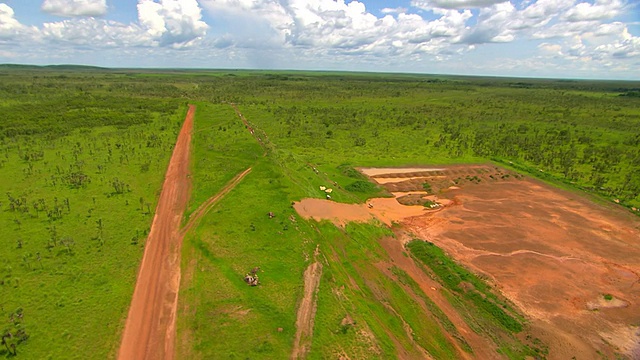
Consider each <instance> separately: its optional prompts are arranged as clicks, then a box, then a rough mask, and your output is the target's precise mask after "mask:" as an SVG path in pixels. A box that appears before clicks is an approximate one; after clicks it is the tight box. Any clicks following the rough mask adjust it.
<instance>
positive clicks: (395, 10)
mask: <svg viewBox="0 0 640 360" xmlns="http://www.w3.org/2000/svg"><path fill="white" fill-rule="evenodd" d="M408 10H409V9H407V8H403V7H397V8H383V9H382V10H380V12H381V13H383V14H404V13H406V12H407V11H408Z"/></svg>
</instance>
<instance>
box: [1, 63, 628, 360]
mask: <svg viewBox="0 0 640 360" xmlns="http://www.w3.org/2000/svg"><path fill="white" fill-rule="evenodd" d="M0 78H1V79H2V82H0V93H1V94H2V96H1V97H0V118H2V119H3V120H2V122H0V137H1V138H2V141H1V143H0V174H1V175H0V176H1V179H2V182H0V186H1V187H2V189H0V190H1V191H0V194H3V196H4V198H3V199H0V221H1V222H2V226H1V227H0V233H1V234H2V239H3V246H2V247H0V255H2V258H3V259H4V260H3V265H2V266H0V295H1V296H0V316H1V320H0V324H1V326H0V330H1V331H2V346H0V356H4V357H7V358H12V357H16V358H24V359H46V358H51V359H62V358H65V359H66V358H74V359H75V358H77V359H93V358H96V359H102V358H120V359H129V358H136V359H143V358H149V359H151V358H165V359H172V358H175V359H234V358H251V359H282V358H295V359H302V358H308V359H320V358H322V359H324V358H334V359H373V358H378V359H390V358H400V359H572V358H575V359H637V358H639V357H640V332H639V326H640V310H638V309H639V308H638V304H639V303H640V283H639V280H640V217H639V215H640V211H639V210H638V208H640V130H639V129H640V96H638V89H639V88H640V84H639V83H636V82H624V81H573V80H571V81H569V80H541V79H508V78H482V77H455V76H435V75H409V74H369V73H331V72H325V73H310V72H267V71H186V70H185V71H181V70H180V71H179V70H144V71H143V70H119V69H101V68H87V67H82V68H75V67H62V68H47V67H20V66H0ZM252 285H255V286H252Z"/></svg>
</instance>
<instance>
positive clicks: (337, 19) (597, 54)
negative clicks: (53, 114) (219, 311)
mask: <svg viewBox="0 0 640 360" xmlns="http://www.w3.org/2000/svg"><path fill="white" fill-rule="evenodd" d="M639 14H640V0H511V1H508V0H507V1H504V0H403V1H387V2H385V1H379V0H376V1H373V0H360V1H349V0H346V1H345V0H137V1H136V0H0V63H23V64H87V65H98V66H107V67H180V68H266V69H314V70H354V71H392V72H419V73H444V74H470V75H500V76H526V77H561V78H601V79H632V80H640V15H639Z"/></svg>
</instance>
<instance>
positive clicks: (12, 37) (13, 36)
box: [0, 3, 36, 41]
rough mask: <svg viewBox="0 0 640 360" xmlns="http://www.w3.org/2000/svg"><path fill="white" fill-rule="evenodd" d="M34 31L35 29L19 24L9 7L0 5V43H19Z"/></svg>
mask: <svg viewBox="0 0 640 360" xmlns="http://www.w3.org/2000/svg"><path fill="white" fill-rule="evenodd" d="M35 31H36V29H35V28H33V27H28V26H25V25H23V24H21V23H20V22H19V21H18V20H17V19H16V18H15V13H14V11H13V9H12V8H11V7H10V6H9V5H7V4H3V3H0V41H19V40H22V39H23V38H24V37H26V36H29V35H30V34H32V33H34V32H35Z"/></svg>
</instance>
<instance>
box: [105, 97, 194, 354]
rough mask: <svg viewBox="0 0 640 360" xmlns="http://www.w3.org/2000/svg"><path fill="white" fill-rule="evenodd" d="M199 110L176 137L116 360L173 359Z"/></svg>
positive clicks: (189, 113)
mask: <svg viewBox="0 0 640 360" xmlns="http://www.w3.org/2000/svg"><path fill="white" fill-rule="evenodd" d="M195 110H196V108H195V106H194V105H189V111H188V112H187V116H186V119H185V121H184V124H183V125H182V130H180V134H179V135H178V140H177V142H176V146H175V148H174V150H173V154H172V156H171V160H170V162H169V167H168V169H167V173H166V175H165V180H164V184H163V186H162V192H161V193H160V199H159V201H158V206H157V208H156V214H155V217H154V218H153V223H152V225H151V231H150V233H149V237H148V238H147V242H146V244H145V250H144V255H143V258H142V263H141V265H140V270H139V272H138V278H137V281H136V287H135V290H134V293H133V298H132V300H131V306H130V308H129V314H128V316H127V321H126V324H125V328H124V332H123V336H122V342H121V345H120V350H119V352H118V359H121V360H129V359H135V360H141V359H172V358H173V347H174V338H175V316H176V307H177V297H178V288H179V285H180V247H181V241H180V240H181V236H180V232H179V230H180V221H181V219H182V214H183V213H184V210H185V208H186V206H187V202H188V200H189V185H190V184H189V178H188V174H189V155H190V151H189V150H190V144H191V132H192V128H193V117H194V114H195Z"/></svg>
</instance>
